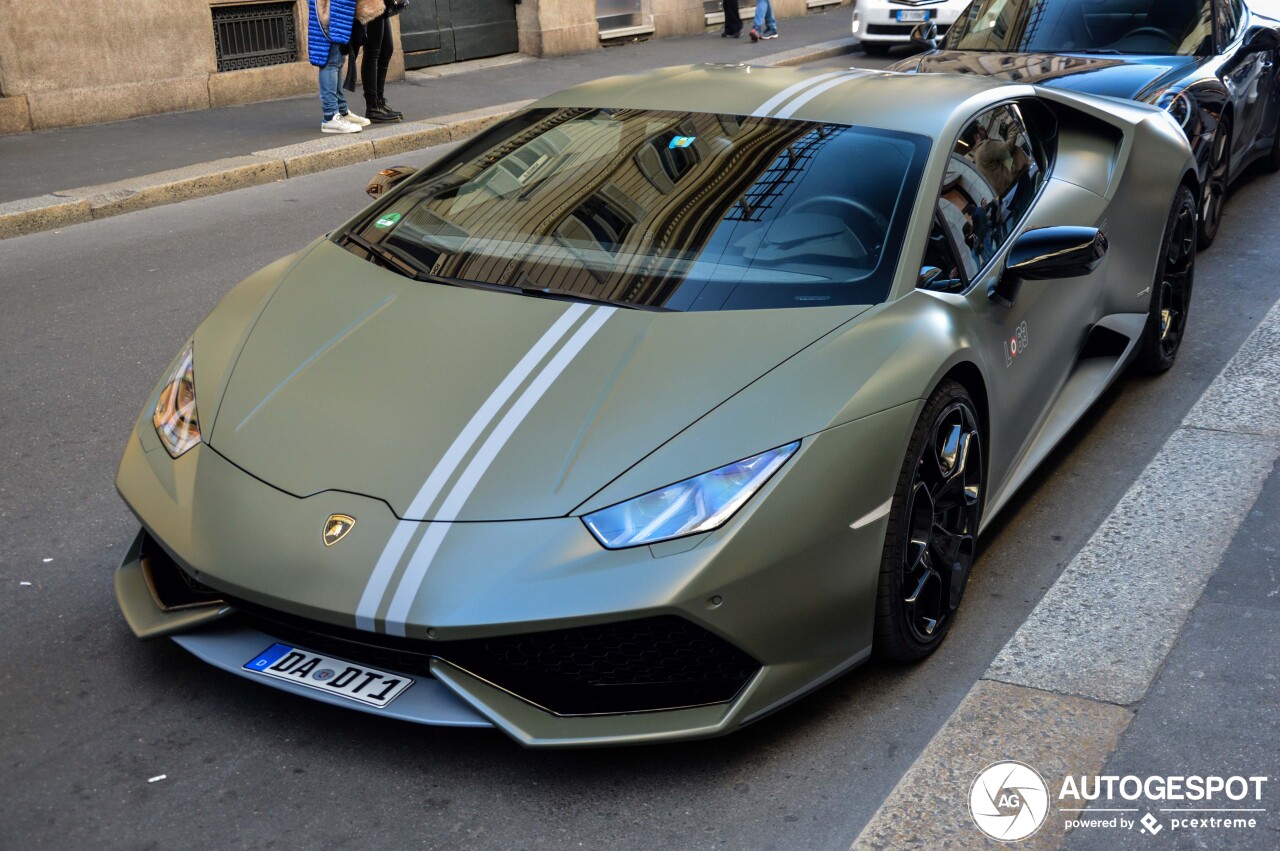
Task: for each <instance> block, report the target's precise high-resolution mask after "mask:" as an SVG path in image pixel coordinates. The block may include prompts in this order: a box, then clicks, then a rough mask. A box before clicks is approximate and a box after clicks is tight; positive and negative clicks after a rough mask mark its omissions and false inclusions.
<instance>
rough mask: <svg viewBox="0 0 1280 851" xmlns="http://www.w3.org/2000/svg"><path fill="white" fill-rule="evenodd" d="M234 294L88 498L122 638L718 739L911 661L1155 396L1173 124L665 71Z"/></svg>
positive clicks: (247, 671) (497, 721)
mask: <svg viewBox="0 0 1280 851" xmlns="http://www.w3.org/2000/svg"><path fill="white" fill-rule="evenodd" d="M370 191H371V194H375V200H374V202H373V204H372V205H371V206H369V207H368V208H367V209H365V210H364V211H362V212H361V213H360V214H359V215H357V216H356V217H355V218H354V219H352V220H350V221H348V222H346V223H344V224H342V225H340V226H338V227H337V228H336V229H335V230H334V231H333V232H332V233H330V234H328V235H326V236H324V237H322V238H320V239H317V240H316V241H315V242H313V243H312V244H311V245H309V246H307V247H306V248H304V249H302V250H301V251H298V252H297V253H295V254H292V255H289V256H287V257H284V258H282V259H280V260H279V261H277V262H275V263H273V264H271V265H270V266H267V267H266V268H265V269H262V270H261V271H259V272H257V273H255V274H254V275H252V276H250V277H249V278H248V279H246V280H245V281H244V282H242V283H241V284H240V285H238V286H237V287H235V288H234V289H233V290H231V292H230V293H229V294H228V295H227V296H226V297H225V299H224V300H223V301H222V303H221V304H220V305H219V306H218V307H217V308H216V309H215V310H214V311H213V312H212V313H211V314H210V315H209V316H208V317H207V318H206V319H205V320H204V321H203V322H202V323H201V324H200V325H199V326H198V327H197V328H196V329H195V332H194V333H193V335H192V336H191V338H190V340H189V341H188V342H187V343H186V344H185V345H184V346H182V348H181V351H180V352H178V354H177V356H176V357H175V358H174V360H173V362H172V363H171V364H170V365H169V366H168V368H167V369H165V371H164V374H163V377H162V378H161V380H160V382H159V383H158V385H157V386H156V388H155V390H154V391H153V392H152V394H151V396H150V397H149V398H148V399H147V400H146V403H145V406H144V410H143V412H142V414H141V416H140V417H139V419H138V421H137V424H136V426H135V428H134V431H133V434H132V435H131V436H130V438H129V440H128V442H127V444H126V447H125V452H124V457H123V459H122V461H121V463H120V468H119V472H118V475H117V479H116V486H117V489H118V490H119V492H120V495H121V496H122V497H123V499H124V501H125V502H126V503H127V504H128V506H129V507H130V508H131V509H132V511H133V512H134V514H135V515H136V516H137V518H138V520H139V521H140V523H141V530H140V531H139V533H138V535H137V538H136V539H135V540H134V542H133V544H132V546H131V547H130V548H129V550H128V552H127V553H126V554H125V557H124V560H123V563H122V565H121V566H120V568H119V569H118V571H117V572H116V575H115V590H116V596H117V599H118V602H119V605H120V607H121V609H122V611H123V613H124V616H125V619H126V620H127V622H128V624H129V626H130V627H131V628H132V630H133V631H134V632H135V633H136V634H137V635H138V636H139V637H142V638H154V637H159V636H167V637H171V638H172V639H173V640H174V641H176V642H177V643H179V644H180V645H181V646H183V647H184V648H186V649H187V650H189V651H190V652H191V653H193V654H195V655H196V656H198V657H200V658H201V659H203V660H205V661H207V662H209V663H211V664H212V665H214V666H217V667H218V668H221V669H223V670H225V671H228V672H231V673H233V674H236V675H239V676H242V677H246V678H249V679H251V680H255V681H257V682H260V683H262V684H264V685H270V686H274V687H276V688H279V689H284V690H286V691H289V692H292V693H294V694H295V695H298V696H301V697H308V698H312V699H315V700H321V701H326V702H328V703H331V704H337V705H341V706H346V707H350V708H353V709H359V710H363V711H365V712H370V713H376V714H379V715H383V716H390V717H395V718H401V719H406V720H410V721H416V722H421V723H426V724H441V725H455V726H493V727H498V728H500V729H502V730H503V731H504V732H506V733H508V734H509V735H511V736H512V737H513V738H515V739H516V740H518V741H519V742H521V743H523V744H526V745H551V746H572V745H591V744H616V743H637V742H654V741H662V740H672V739H679V738H692V737H701V736H713V735H719V734H723V733H727V732H730V731H733V730H735V729H737V728H739V727H741V726H742V725H744V724H747V723H750V722H752V721H754V720H756V719H759V718H762V717H764V716H766V715H768V714H769V713H771V712H773V711H775V710H777V709H779V708H780V707H782V706H784V705H786V704H787V703H788V702H790V701H792V700H795V699H796V698H798V697H799V696H801V695H803V694H804V693H805V692H808V691H810V690H812V689H814V688H816V687H818V686H819V685H821V684H822V683H825V682H827V681H829V680H831V679H832V678H834V677H837V676H839V675H840V674H841V673H842V672H844V671H847V670H849V669H850V668H852V667H854V666H856V665H858V664H859V663H860V662H862V661H864V660H866V659H868V658H869V657H870V656H871V655H872V654H878V655H879V656H881V657H883V658H886V659H891V660H901V661H911V660H916V659H920V658H923V657H924V656H926V655H927V654H929V653H931V652H933V651H934V650H935V649H936V648H937V647H938V646H939V644H940V643H941V642H942V640H943V638H944V637H945V636H946V635H947V633H948V630H949V629H950V627H951V625H952V623H953V622H954V621H955V618H956V617H957V608H958V607H959V605H960V603H961V600H962V597H963V593H964V589H965V584H966V581H967V579H968V577H969V574H970V571H971V570H972V568H973V563H974V554H975V541H976V538H977V536H978V535H979V534H980V533H981V531H982V529H983V527H984V526H985V525H986V524H988V523H989V522H990V521H991V519H992V518H993V517H995V516H996V514H997V513H998V512H999V511H1000V510H1001V509H1002V508H1003V507H1004V506H1006V505H1007V504H1008V503H1009V501H1010V497H1011V495H1012V494H1013V493H1014V492H1015V491H1016V490H1017V488H1018V487H1019V485H1020V484H1022V483H1023V482H1024V481H1025V480H1026V479H1027V477H1028V475H1029V474H1030V473H1031V471H1032V470H1034V469H1035V467H1036V465H1037V464H1038V463H1040V461H1041V460H1042V459H1044V457H1045V456H1046V454H1047V453H1048V452H1049V451H1050V450H1051V449H1052V447H1053V446H1054V445H1055V444H1056V443H1057V442H1058V441H1059V440H1060V439H1061V438H1062V437H1063V435H1064V434H1065V433H1066V432H1067V431H1068V429H1070V428H1071V426H1072V424H1073V423H1074V422H1075V421H1076V420H1077V419H1078V418H1079V417H1080V416H1081V414H1083V413H1084V411H1085V410H1086V409H1087V408H1088V407H1089V406H1090V404H1091V403H1092V402H1093V401H1094V400H1095V399H1097V398H1098V396H1099V395H1100V394H1101V393H1102V392H1103V390H1104V389H1105V388H1106V387H1107V386H1108V385H1109V384H1110V383H1111V382H1112V381H1114V380H1115V378H1116V377H1117V376H1118V375H1120V374H1121V373H1122V372H1123V371H1124V370H1125V369H1127V368H1130V367H1132V368H1135V369H1141V370H1145V371H1147V372H1161V371H1163V370H1166V369H1168V368H1169V367H1170V366H1171V365H1172V363H1173V362H1174V359H1175V357H1176V355H1177V353H1178V349H1179V345H1180V343H1181V341H1182V338H1183V335H1184V333H1185V331H1186V327H1187V326H1186V321H1187V316H1188V310H1189V307H1190V300H1191V295H1192V285H1193V282H1194V273H1195V251H1194V241H1195V232H1196V225H1197V208H1198V205H1197V203H1196V199H1197V198H1198V197H1199V192H1200V186H1199V184H1198V182H1197V172H1196V167H1195V162H1194V161H1193V159H1192V156H1191V151H1190V148H1189V146H1188V143H1187V140H1186V138H1185V136H1184V135H1183V133H1182V131H1181V129H1180V128H1179V126H1178V123H1177V122H1176V121H1174V120H1173V119H1172V118H1171V117H1170V116H1169V114H1168V113H1167V112H1166V111H1164V110H1161V109H1157V108H1154V107H1150V106H1144V105H1140V104H1125V103H1120V102H1114V101H1101V100H1095V99H1093V98H1090V97H1089V96H1084V95H1079V94H1075V93H1070V92H1063V91H1057V90H1051V89H1039V88H1034V87H1031V86H1026V85H1014V84H1005V83H1000V82H997V81H993V80H990V79H986V78H981V77H975V76H959V75H931V76H917V75H905V74H885V73H873V72H866V71H823V72H808V71H797V70H788V69H764V68H753V67H739V66H692V67H684V68H675V69H666V70H663V71H658V72H648V73H644V74H637V75H632V76H625V77H617V78H612V79H608V80H602V81H596V82H593V83H590V84H587V85H583V86H579V87H577V88H573V89H570V90H567V91H565V92H562V93H560V94H557V95H554V96H552V97H548V98H546V99H543V100H541V101H538V102H536V103H534V104H533V105H531V106H530V107H528V108H527V109H524V110H523V111H520V112H519V113H517V114H515V115H513V116H511V117H509V118H508V119H506V120H504V121H502V122H500V123H498V124H496V125H494V126H493V127H491V128H490V129H488V130H486V131H485V132H483V133H481V134H480V135H478V136H476V137H474V138H473V139H471V140H470V141H468V142H466V143H464V144H462V145H460V146H458V147H457V148H455V149H453V150H451V151H449V152H448V153H446V154H445V155H444V156H443V158H441V159H439V160H438V161H436V162H434V163H433V164H431V165H429V166H427V167H425V168H423V169H420V170H414V169H409V168H389V169H384V170H383V172H381V174H380V176H379V178H378V179H377V180H375V182H374V183H373V184H372V185H371V189H370Z"/></svg>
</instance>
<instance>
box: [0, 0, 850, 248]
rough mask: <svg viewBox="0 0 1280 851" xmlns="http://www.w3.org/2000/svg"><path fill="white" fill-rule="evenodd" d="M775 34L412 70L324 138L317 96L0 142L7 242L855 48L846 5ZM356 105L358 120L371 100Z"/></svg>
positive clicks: (1, 215)
mask: <svg viewBox="0 0 1280 851" xmlns="http://www.w3.org/2000/svg"><path fill="white" fill-rule="evenodd" d="M780 29H781V32H782V37H781V38H779V39H778V40H776V41H770V42H760V43H752V42H751V41H750V40H749V39H747V38H746V37H745V36H744V37H743V38H740V39H726V38H720V37H719V32H718V31H715V32H708V33H706V34H703V35H696V36H685V37H681V38H665V39H655V40H652V41H647V42H641V43H638V44H629V45H620V46H617V47H609V48H604V49H602V50H596V51H592V52H589V53H581V54H575V55H571V56H558V57H551V58H546V59H532V58H525V57H519V56H518V55H515V56H512V57H507V58H501V59H498V60H497V61H495V60H480V61H478V62H476V63H465V64H466V65H467V66H469V67H468V69H465V70H464V69H462V68H460V67H454V68H449V67H447V66H446V67H445V68H436V69H427V70H425V71H411V72H409V74H408V75H407V79H406V80H405V81H404V82H399V83H392V84H391V85H389V86H388V89H387V100H388V101H390V102H391V103H392V104H393V105H394V106H395V107H396V109H398V110H400V111H401V112H403V113H404V116H405V119H404V121H403V122H401V123H396V124H388V125H381V126H376V125H375V126H374V127H370V128H368V129H367V130H366V131H365V132H363V133H356V134H351V135H350V136H335V135H327V136H326V135H322V134H321V133H320V129H319V124H320V110H319V103H318V101H317V99H316V97H315V96H306V97H296V98H289V99H287V100H278V101H270V102H267V103H257V104H248V105H245V106H235V107H224V108H220V109H208V110H198V111H193V112H179V113H166V114H163V115H153V116H146V117H143V118H136V119H132V120H129V121H118V122H113V123H110V124H98V125H90V126H85V127H71V128H62V129H57V130H43V131H36V132H32V133H22V134H15V135H11V136H0V163H3V164H4V167H3V169H0V239H3V238H5V237H8V236H16V235H19V234H23V233H32V232H35V231H38V230H46V229H49V228H54V227H62V226H64V225H68V224H73V223H75V222H78V221H87V220H89V219H91V218H103V217H104V216H107V215H115V214H117V213H123V212H130V211H132V210H134V209H142V208H144V207H150V206H157V205H158V204H163V203H171V202H173V201H180V200H185V199H186V198H190V197H197V196H200V195H208V194H213V193H215V192H224V191H229V190H231V189H238V188H241V187H243V186H250V185H255V184H258V183H265V182H270V181H273V180H279V179H282V178H286V177H292V176H297V175H299V174H303V173H312V172H315V171H319V170H322V169H324V168H333V167H336V166H339V165H348V164H350V163H353V162H358V161H360V160H364V159H371V158H373V157H375V156H383V155H392V154H394V153H395V152H397V151H404V150H407V149H410V148H418V147H426V146H428V145H432V144H440V143H442V142H447V141H449V140H450V139H454V138H461V137H462V136H465V135H470V134H471V133H474V132H476V131H478V130H479V129H481V128H482V127H483V126H484V125H485V124H486V123H488V122H489V121H492V120H494V117H495V116H497V115H502V114H505V113H506V112H509V111H511V110H512V109H515V108H518V107H519V106H521V105H523V104H524V103H525V102H527V101H528V100H532V99H535V98H539V97H542V96H544V95H547V94H550V93H552V92H555V91H558V90H560V89H563V88H567V87H569V86H572V85H576V84H578V83H583V82H587V81H590V80H595V79H599V78H601V77H606V76H610V75H613V74H624V73H629V72H634V71H641V70H645V69H648V68H660V67H664V66H668V65H685V64H690V63H696V62H751V63H754V64H774V65H784V64H798V63H801V62H807V61H811V60H814V59H821V58H825V57H828V56H832V55H837V54H840V53H847V52H850V51H851V50H852V49H853V47H854V44H855V42H854V40H853V39H852V38H851V37H850V35H849V11H848V9H847V8H845V7H835V8H834V9H833V10H832V11H830V12H826V13H818V14H811V15H806V16H804V17H802V18H792V19H788V20H784V21H782V22H781V25H780ZM450 71H461V73H449V72H450ZM441 72H444V73H443V74H442V73H441ZM350 102H351V106H352V109H353V110H354V111H355V112H357V113H363V111H364V102H363V98H362V97H360V96H358V95H357V96H354V97H351V98H350ZM495 107H501V108H500V109H495ZM397 137H400V138H397ZM393 140H394V141H393ZM378 141H381V144H377V142H378ZM291 160H292V162H291ZM291 165H292V168H291V167H290V166H291ZM162 172H164V173H166V174H160V173H162ZM74 187H81V188H79V189H76V188H74ZM152 190H154V191H152Z"/></svg>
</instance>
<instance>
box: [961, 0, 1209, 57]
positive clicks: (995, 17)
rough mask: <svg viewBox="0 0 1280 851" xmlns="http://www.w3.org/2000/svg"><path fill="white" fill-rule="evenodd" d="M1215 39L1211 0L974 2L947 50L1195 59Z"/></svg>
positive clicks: (993, 0) (985, 0) (1009, 0)
mask: <svg viewBox="0 0 1280 851" xmlns="http://www.w3.org/2000/svg"><path fill="white" fill-rule="evenodd" d="M1212 38H1213V11H1212V8H1211V7H1210V0H974V2H973V3H971V4H970V5H969V8H968V9H967V10H965V12H964V14H962V15H961V16H960V19H959V20H958V21H956V23H955V25H954V26H953V27H952V28H951V29H950V31H949V32H948V33H947V37H946V40H945V42H944V43H943V47H944V48H945V49H947V50H993V51H1000V52H1005V53H1137V54H1156V55H1161V56H1169V55H1177V56H1192V55H1195V54H1196V53H1198V52H1200V50H1201V48H1202V46H1203V45H1204V44H1205V42H1206V40H1210V41H1211V40H1212Z"/></svg>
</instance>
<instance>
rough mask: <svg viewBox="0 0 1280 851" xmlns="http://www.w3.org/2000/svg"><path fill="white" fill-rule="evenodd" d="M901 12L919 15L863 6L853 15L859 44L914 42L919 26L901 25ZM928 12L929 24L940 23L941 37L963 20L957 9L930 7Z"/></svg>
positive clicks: (911, 24)
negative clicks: (866, 42)
mask: <svg viewBox="0 0 1280 851" xmlns="http://www.w3.org/2000/svg"><path fill="white" fill-rule="evenodd" d="M899 10H907V11H917V10H915V9H913V8H912V7H909V6H879V5H872V6H870V7H867V8H863V4H861V3H859V4H858V6H856V7H855V8H854V11H853V25H852V32H853V34H854V35H855V36H857V38H858V40H859V41H870V42H882V43H885V44H906V43H907V42H909V41H910V40H911V31H912V30H913V29H915V28H916V25H917V23H919V22H916V21H912V22H901V21H899V20H898V17H897V13H898V11H899ZM924 11H928V12H929V13H930V15H931V17H930V18H929V20H931V21H934V22H935V23H937V25H938V35H940V36H942V35H946V33H947V30H949V29H951V25H952V24H954V23H955V22H956V19H957V18H959V17H960V11H959V10H956V9H946V8H942V9H939V8H931V7H926V8H925V9H924Z"/></svg>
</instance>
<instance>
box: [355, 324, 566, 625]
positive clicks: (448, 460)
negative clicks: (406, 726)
mask: <svg viewBox="0 0 1280 851" xmlns="http://www.w3.org/2000/svg"><path fill="white" fill-rule="evenodd" d="M588 308H589V305H585V304H573V305H570V306H569V308H568V309H567V310H565V312H564V313H562V314H561V315H560V318H559V319H557V320H556V321H555V322H554V323H552V325H551V327H550V328H548V329H547V331H546V333H545V334H543V335H542V337H541V338H540V339H539V340H538V342H536V343H534V344H533V347H532V348H530V349H529V351H527V352H525V355H524V357H522V358H521V359H520V360H519V361H518V362H517V363H516V365H515V366H514V367H512V369H511V372H509V373H507V377H506V378H504V379H503V380H502V382H501V383H499V384H498V386H497V387H495V388H494V390H493V393H491V394H490V395H489V398H488V399H486V400H485V403H484V404H483V405H481V406H480V408H479V410H477V411H476V412H475V414H474V415H473V416H472V417H471V420H470V422H468V423H467V424H466V426H464V427H463V429H462V431H461V432H460V433H459V434H458V436H457V437H456V438H454V441H453V444H452V445H450V447H449V448H448V449H447V450H446V451H445V453H444V455H443V456H441V458H440V460H439V461H438V462H437V463H436V466H435V469H433V470H432V471H431V474H430V475H428V476H427V480H426V481H425V482H423V483H422V487H421V488H420V489H419V490H418V494H417V496H415V497H414V498H413V501H412V502H411V503H409V509H408V511H406V512H405V514H406V516H408V517H411V518H417V517H423V516H425V515H426V513H427V512H428V511H429V510H430V509H431V506H432V505H433V504H434V503H435V501H436V498H437V497H438V496H439V495H440V491H441V490H443V489H444V486H445V484H446V483H447V482H448V481H449V478H450V477H451V476H452V475H453V473H454V471H455V470H456V469H457V468H458V466H459V465H461V464H462V462H463V461H464V460H465V459H466V456H467V453H468V452H469V451H470V450H471V447H472V446H473V445H474V444H475V442H476V441H477V440H479V439H480V436H481V435H482V434H484V431H485V429H487V428H488V427H489V424H490V423H491V422H493V420H494V419H496V418H497V416H498V414H500V413H501V412H502V409H503V407H504V406H505V405H506V404H507V402H508V401H509V400H510V399H511V397H512V396H514V395H515V393H516V391H517V390H519V389H520V385H522V384H523V383H524V381H525V379H527V378H528V377H529V375H530V373H532V372H533V370H534V368H536V367H537V365H538V364H540V363H541V362H542V360H543V358H545V357H546V356H547V354H548V353H550V351H551V350H552V348H554V347H555V345H556V344H557V343H559V342H560V340H561V339H562V338H563V337H564V336H565V335H566V334H568V333H569V330H570V329H571V328H572V327H573V325H574V323H576V322H577V321H578V319H579V318H580V317H581V316H582V315H583V314H584V313H586V312H587V310H588ZM421 528H422V523H421V522H420V521H418V520H401V521H399V522H398V523H396V528H395V530H394V531H393V532H392V533H391V538H390V539H389V540H388V541H387V545H386V546H385V547H384V548H383V550H382V554H381V555H380V556H379V557H378V561H377V563H376V564H375V565H374V568H373V572H372V573H371V574H370V575H369V581H368V582H367V583H366V584H365V587H364V593H363V594H362V595H361V596H360V603H359V605H357V606H356V627H357V628H358V629H365V630H370V631H372V630H373V629H374V628H375V626H376V623H375V617H376V615H377V611H378V606H379V605H380V604H381V603H382V598H383V597H384V596H385V595H386V593H387V587H388V586H389V585H390V584H391V578H392V576H393V575H394V574H395V570H396V568H397V567H398V566H399V565H400V559H401V558H402V557H403V556H404V551H405V550H406V549H407V548H408V546H409V541H410V540H411V539H412V538H413V533H414V532H416V531H418V530H419V529H421Z"/></svg>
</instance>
